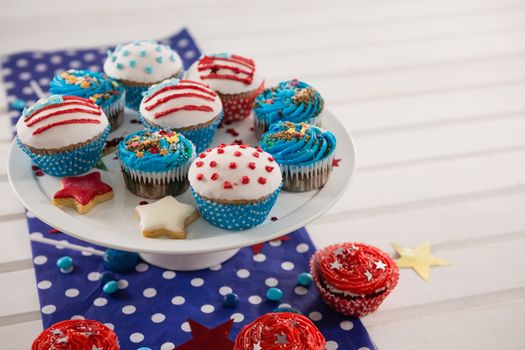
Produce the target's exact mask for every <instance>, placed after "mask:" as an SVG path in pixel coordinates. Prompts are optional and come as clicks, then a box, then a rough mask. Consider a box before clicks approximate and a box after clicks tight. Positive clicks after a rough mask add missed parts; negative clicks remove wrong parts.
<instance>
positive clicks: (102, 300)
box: [93, 298, 108, 306]
mask: <svg viewBox="0 0 525 350" xmlns="http://www.w3.org/2000/svg"><path fill="white" fill-rule="evenodd" d="M107 303H108V300H107V299H106V298H96V299H95V300H93V305H95V306H104V305H106V304H107Z"/></svg>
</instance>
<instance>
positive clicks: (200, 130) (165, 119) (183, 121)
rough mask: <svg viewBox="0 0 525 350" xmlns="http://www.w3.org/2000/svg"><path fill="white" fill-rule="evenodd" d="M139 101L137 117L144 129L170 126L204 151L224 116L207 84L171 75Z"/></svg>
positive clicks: (217, 99)
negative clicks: (170, 77)
mask: <svg viewBox="0 0 525 350" xmlns="http://www.w3.org/2000/svg"><path fill="white" fill-rule="evenodd" d="M143 95H144V98H143V99H142V103H141V104H140V111H139V113H140V119H141V121H142V123H143V124H144V126H145V127H146V128H150V129H155V128H171V129H172V130H175V131H177V132H181V133H183V134H184V136H186V137H187V138H188V139H190V140H191V142H193V144H194V145H195V147H196V148H197V152H202V151H204V150H205V149H206V148H207V147H208V146H209V145H210V143H211V140H212V139H213V135H215V132H216V131H217V127H218V126H219V123H220V121H221V119H222V117H223V115H224V113H223V111H222V103H221V100H220V98H219V96H218V95H217V93H215V92H214V91H213V90H211V89H210V88H209V86H207V85H204V84H202V83H199V82H196V81H190V80H179V79H177V78H172V79H168V80H165V81H163V82H162V83H160V84H157V85H153V86H152V87H150V88H149V90H148V91H147V92H145V93H144V94H143Z"/></svg>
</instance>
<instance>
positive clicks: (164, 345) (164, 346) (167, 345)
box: [160, 342, 175, 350]
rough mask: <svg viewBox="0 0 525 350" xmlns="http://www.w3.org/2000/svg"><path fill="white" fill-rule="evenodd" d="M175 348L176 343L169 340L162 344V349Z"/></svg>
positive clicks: (169, 349) (170, 349) (171, 349)
mask: <svg viewBox="0 0 525 350" xmlns="http://www.w3.org/2000/svg"><path fill="white" fill-rule="evenodd" d="M173 349H175V344H173V343H171V342H168V343H164V344H162V345H161V346H160V350H173Z"/></svg>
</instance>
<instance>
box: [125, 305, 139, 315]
mask: <svg viewBox="0 0 525 350" xmlns="http://www.w3.org/2000/svg"><path fill="white" fill-rule="evenodd" d="M135 311H137V308H136V307H135V306H133V305H126V306H124V307H123V308H122V313H123V314H125V315H131V314H134V313H135Z"/></svg>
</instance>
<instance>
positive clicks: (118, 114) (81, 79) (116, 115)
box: [49, 69, 126, 130]
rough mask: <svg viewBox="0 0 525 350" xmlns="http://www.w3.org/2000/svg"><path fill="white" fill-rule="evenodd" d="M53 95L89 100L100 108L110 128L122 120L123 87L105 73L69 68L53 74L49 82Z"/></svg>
mask: <svg viewBox="0 0 525 350" xmlns="http://www.w3.org/2000/svg"><path fill="white" fill-rule="evenodd" d="M49 91H50V92H51V93H52V94H54V95H64V96H79V97H83V98H86V99H88V100H91V101H92V102H93V103H95V104H97V105H98V106H100V108H102V110H103V111H104V114H106V117H107V118H108V120H109V123H110V125H111V129H112V130H116V129H117V128H118V127H119V126H121V125H122V122H123V121H124V106H125V96H126V94H125V91H124V87H123V86H122V85H121V84H120V83H119V82H117V81H116V80H113V79H111V78H109V77H108V76H106V75H105V74H101V73H97V72H91V71H88V70H76V69H70V70H68V71H65V72H62V73H60V74H57V75H55V77H54V78H53V80H52V81H51V83H50V84H49Z"/></svg>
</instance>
